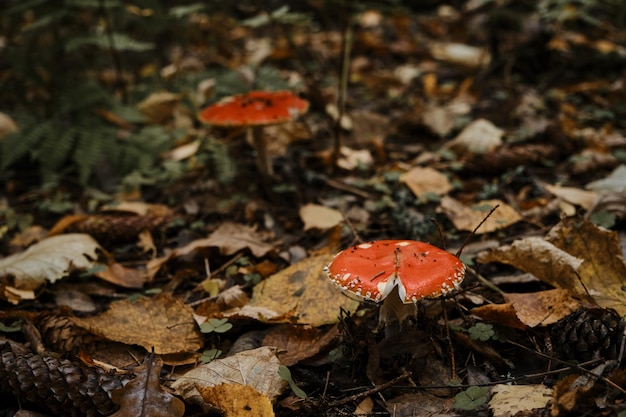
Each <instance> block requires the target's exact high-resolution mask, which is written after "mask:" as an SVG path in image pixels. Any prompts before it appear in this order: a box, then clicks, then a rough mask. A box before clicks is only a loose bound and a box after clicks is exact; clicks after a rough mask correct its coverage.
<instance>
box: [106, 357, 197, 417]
mask: <svg viewBox="0 0 626 417" xmlns="http://www.w3.org/2000/svg"><path fill="white" fill-rule="evenodd" d="M162 367H163V362H162V361H161V359H159V357H158V356H157V355H155V354H154V353H152V354H149V355H148V356H146V358H145V359H144V361H143V363H142V364H141V365H140V366H138V367H137V368H135V370H134V373H135V378H134V379H133V380H131V381H130V382H129V383H128V384H126V385H125V386H124V388H119V389H117V390H115V391H113V392H112V393H111V400H113V402H114V403H116V404H119V405H121V406H122V407H121V408H120V410H119V411H118V412H117V413H115V414H113V415H112V416H111V417H135V416H150V417H182V415H183V414H185V404H184V403H183V402H182V401H181V400H179V399H178V398H176V397H175V396H173V395H172V394H170V393H169V392H166V391H165V390H164V389H163V387H161V384H160V383H159V376H160V372H161V368H162Z"/></svg>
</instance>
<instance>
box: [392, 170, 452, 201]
mask: <svg viewBox="0 0 626 417" xmlns="http://www.w3.org/2000/svg"><path fill="white" fill-rule="evenodd" d="M400 182H403V183H405V184H406V185H407V187H409V188H410V189H411V191H412V192H413V194H414V195H415V196H416V197H420V196H421V195H422V194H425V193H434V194H436V195H445V194H447V193H448V192H449V191H450V190H451V189H452V185H451V184H450V181H448V178H447V177H446V176H445V175H443V174H442V173H441V172H439V171H437V170H436V169H433V168H422V167H414V168H411V170H410V171H407V172H405V173H403V174H402V175H400Z"/></svg>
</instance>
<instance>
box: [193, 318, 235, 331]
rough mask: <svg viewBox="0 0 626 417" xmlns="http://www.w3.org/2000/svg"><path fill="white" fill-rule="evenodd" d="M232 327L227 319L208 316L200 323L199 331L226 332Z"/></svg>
mask: <svg viewBox="0 0 626 417" xmlns="http://www.w3.org/2000/svg"><path fill="white" fill-rule="evenodd" d="M232 328H233V325H232V324H231V323H229V322H228V319H226V318H224V319H216V318H210V319H208V320H207V321H205V322H204V323H202V324H201V325H200V331H201V332H202V333H214V332H215V333H226V332H227V331H229V330H230V329H232Z"/></svg>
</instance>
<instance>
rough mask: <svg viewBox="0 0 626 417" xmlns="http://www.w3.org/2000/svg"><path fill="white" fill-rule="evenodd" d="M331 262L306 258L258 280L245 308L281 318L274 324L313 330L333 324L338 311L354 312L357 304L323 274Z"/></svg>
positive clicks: (328, 257) (320, 256)
mask: <svg viewBox="0 0 626 417" xmlns="http://www.w3.org/2000/svg"><path fill="white" fill-rule="evenodd" d="M331 259H332V255H319V256H313V257H310V258H306V259H304V260H302V261H300V262H298V263H296V264H294V265H291V266H290V267H288V268H286V269H284V270H282V271H280V272H278V273H277V274H275V275H272V276H271V277H269V278H268V279H266V280H264V281H261V282H260V283H259V284H257V285H256V286H255V287H254V291H253V293H252V300H251V301H250V304H249V306H251V307H265V308H267V309H269V310H271V311H274V312H276V313H278V314H279V315H282V317H281V318H280V319H279V320H274V321H280V322H292V323H294V324H309V325H311V326H313V327H318V326H322V325H324V324H331V323H336V322H337V320H338V317H339V311H340V310H341V309H342V308H343V309H344V310H346V311H349V312H354V311H356V309H357V307H358V305H359V303H358V301H355V300H353V299H350V298H348V297H346V296H345V295H344V294H342V292H341V291H340V290H339V289H337V288H336V287H335V286H334V285H333V284H332V283H331V282H330V280H329V279H328V278H327V277H326V275H325V274H324V273H323V269H324V266H325V265H326V264H328V262H330V261H331ZM286 313H289V316H286Z"/></svg>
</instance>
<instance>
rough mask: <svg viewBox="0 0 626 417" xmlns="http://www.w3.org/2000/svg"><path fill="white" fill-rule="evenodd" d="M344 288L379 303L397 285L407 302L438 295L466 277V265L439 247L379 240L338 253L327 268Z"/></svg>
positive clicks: (405, 302) (328, 273)
mask: <svg viewBox="0 0 626 417" xmlns="http://www.w3.org/2000/svg"><path fill="white" fill-rule="evenodd" d="M324 271H325V272H326V274H327V275H328V277H329V278H330V279H331V281H333V282H334V283H335V284H337V285H338V286H339V287H340V288H341V289H342V290H345V291H349V292H351V293H353V294H355V295H357V296H359V297H363V298H365V299H371V300H374V301H376V302H379V301H381V300H383V299H384V298H385V297H387V295H389V293H391V290H393V288H394V287H395V286H398V293H399V295H400V299H401V300H402V302H403V303H404V304H409V303H414V302H417V300H420V299H422V298H436V297H439V296H441V295H444V294H447V293H448V292H450V291H452V290H453V289H455V288H458V286H459V285H460V284H461V282H462V281H463V278H465V265H463V262H461V260H460V259H459V258H457V257H456V256H454V255H452V254H451V253H448V252H446V251H444V250H442V249H439V248H437V247H436V246H433V245H429V244H428V243H423V242H417V241H414V240H379V241H375V242H370V243H362V244H360V245H356V246H353V247H351V248H348V249H345V250H343V251H341V252H339V253H338V254H337V255H336V256H335V258H334V259H333V261H332V262H331V263H330V264H328V266H326V268H324Z"/></svg>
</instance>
